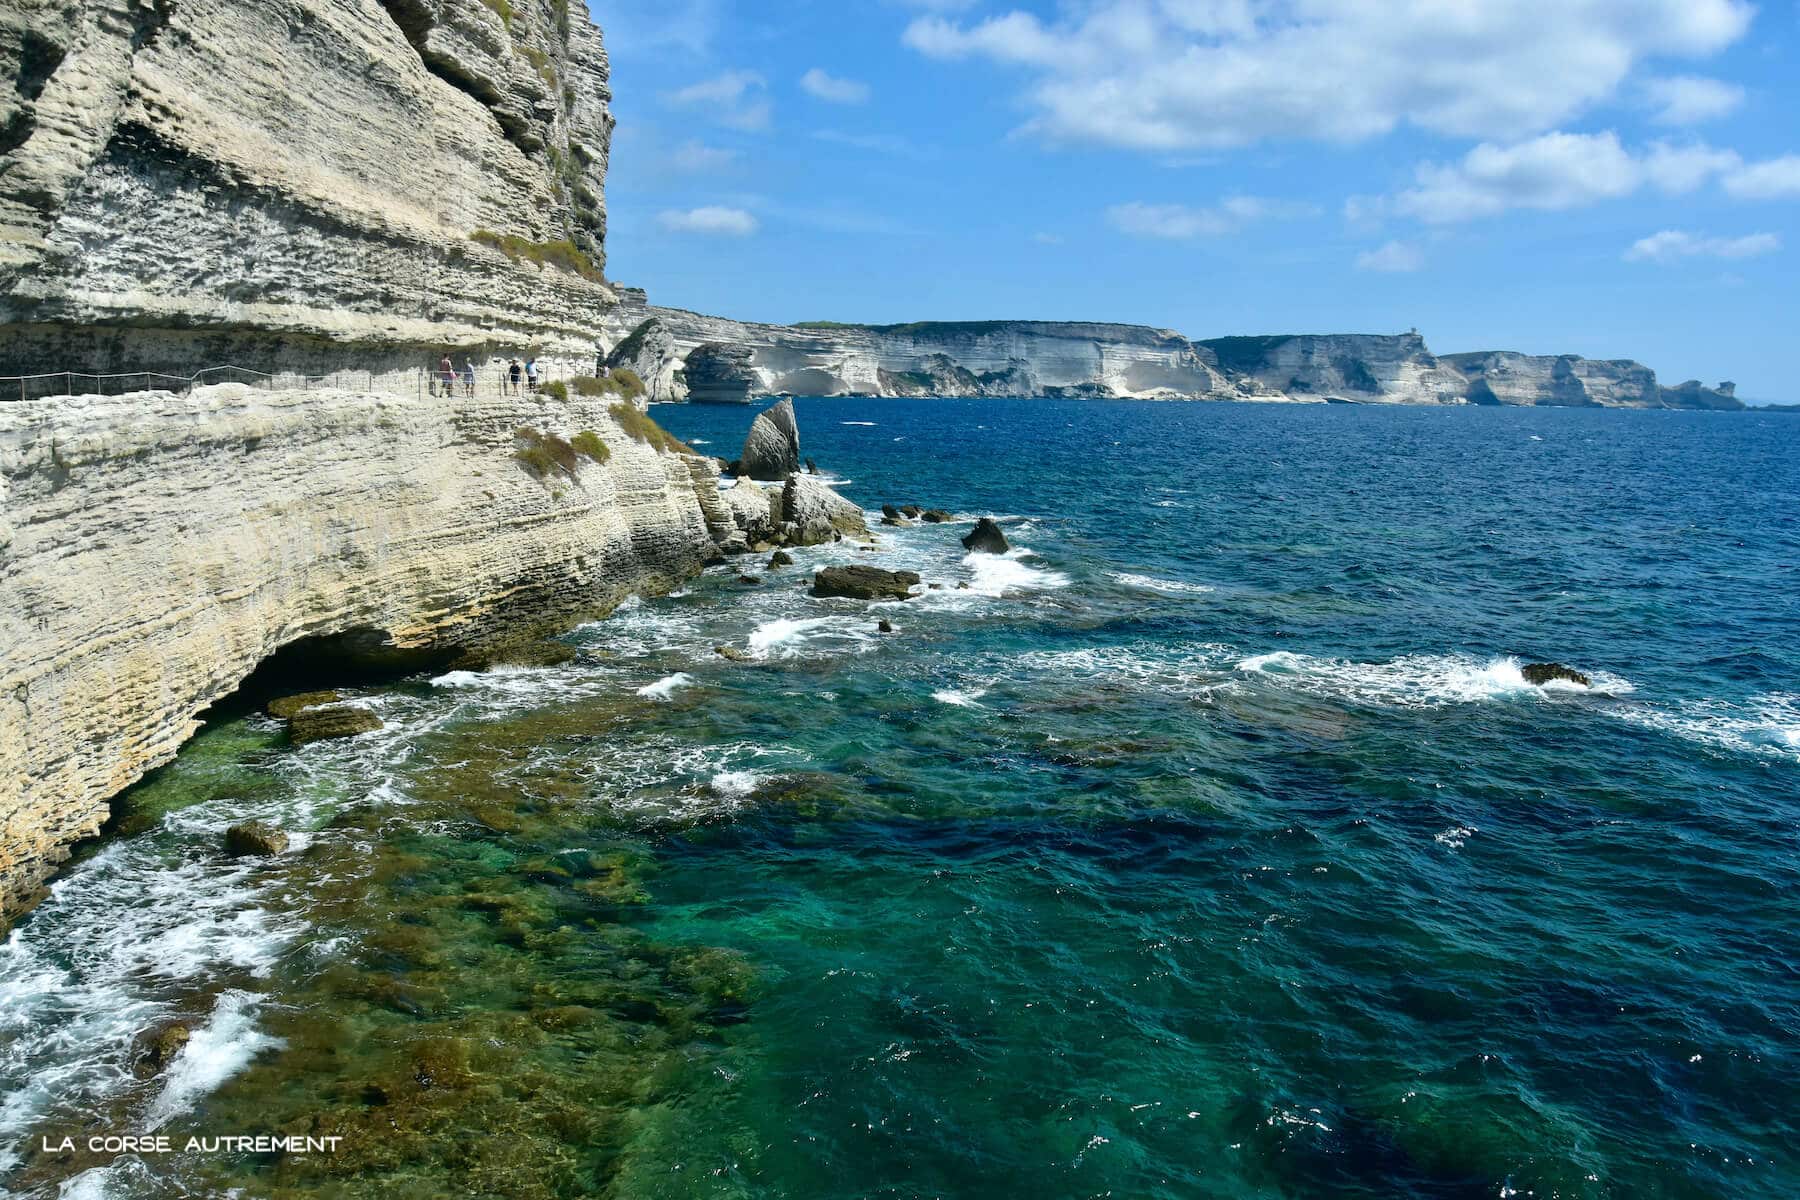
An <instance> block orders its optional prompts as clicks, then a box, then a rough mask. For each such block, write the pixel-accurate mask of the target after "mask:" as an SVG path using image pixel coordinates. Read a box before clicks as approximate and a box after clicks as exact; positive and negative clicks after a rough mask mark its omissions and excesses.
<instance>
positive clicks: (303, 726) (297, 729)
mask: <svg viewBox="0 0 1800 1200" xmlns="http://www.w3.org/2000/svg"><path fill="white" fill-rule="evenodd" d="M380 728H381V718H380V717H378V716H376V715H375V714H374V713H372V712H370V711H369V710H368V709H366V708H355V707H353V706H351V705H348V704H331V705H326V706H324V707H321V708H303V709H301V710H300V711H299V712H297V713H295V714H294V715H293V716H291V717H289V718H288V739H289V740H290V741H292V742H293V743H294V745H296V746H304V745H306V744H307V743H308V742H323V741H328V740H330V739H332V738H347V737H355V736H356V735H357V734H359V733H373V732H375V730H377V729H380Z"/></svg>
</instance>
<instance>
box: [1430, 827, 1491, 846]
mask: <svg viewBox="0 0 1800 1200" xmlns="http://www.w3.org/2000/svg"><path fill="white" fill-rule="evenodd" d="M1480 832H1481V830H1479V829H1477V828H1475V826H1473V825H1452V826H1451V827H1450V828H1448V829H1446V830H1444V831H1443V832H1442V833H1435V834H1432V836H1431V840H1432V841H1434V842H1436V843H1437V844H1438V845H1440V846H1448V847H1449V848H1450V849H1452V850H1461V849H1462V848H1463V846H1464V845H1466V844H1467V843H1468V840H1469V839H1470V838H1472V837H1474V836H1475V835H1476V834H1478V833H1480Z"/></svg>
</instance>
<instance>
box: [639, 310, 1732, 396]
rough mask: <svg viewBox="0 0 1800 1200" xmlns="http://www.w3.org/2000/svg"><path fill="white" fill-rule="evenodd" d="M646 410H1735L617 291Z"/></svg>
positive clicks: (1641, 390) (1046, 326) (1648, 392)
mask: <svg viewBox="0 0 1800 1200" xmlns="http://www.w3.org/2000/svg"><path fill="white" fill-rule="evenodd" d="M608 320H609V330H608V334H609V336H610V338H611V339H612V340H613V341H614V342H616V343H617V344H618V347H619V349H617V350H615V351H614V358H622V360H623V361H625V362H628V363H629V364H630V365H632V366H633V368H634V369H636V370H637V371H638V373H639V374H640V375H642V376H643V378H644V379H645V380H646V381H647V382H648V383H649V385H650V388H651V398H652V399H654V400H659V401H662V400H683V399H692V400H696V401H701V402H710V403H748V402H749V401H751V400H752V399H754V398H756V397H759V396H765V395H774V394H780V393H792V394H795V395H803V396H833V395H866V396H1069V397H1083V398H1097V399H1107V398H1113V399H1117V398H1138V399H1156V400H1277V401H1324V400H1347V401H1354V402H1360V403H1370V404H1514V405H1519V404H1523V405H1569V406H1603V407H1615V408H1738V407H1742V406H1741V404H1739V402H1738V401H1737V399H1736V397H1735V395H1734V394H1733V387H1732V385H1731V384H1729V383H1726V384H1720V385H1719V387H1717V388H1706V387H1702V386H1701V385H1700V384H1698V383H1695V382H1689V383H1684V384H1681V385H1680V386H1678V387H1673V388H1670V387H1663V386H1660V385H1659V384H1658V383H1657V382H1656V374H1655V372H1653V371H1651V370H1650V368H1648V367H1645V366H1643V365H1641V364H1639V363H1635V362H1621V361H1606V362H1601V361H1595V360H1590V359H1584V358H1580V357H1578V356H1575V355H1561V356H1551V357H1531V356H1528V355H1522V354H1512V353H1506V352H1486V353H1480V354H1453V355H1445V356H1442V357H1440V356H1437V355H1434V354H1432V353H1431V351H1430V350H1429V349H1428V348H1427V347H1426V345H1425V340H1424V338H1422V337H1420V336H1419V335H1418V334H1417V333H1404V334H1391V335H1390V334H1283V335H1276V336H1269V337H1227V338H1215V339H1212V340H1210V341H1198V342H1196V341H1190V340H1189V339H1187V338H1186V337H1183V336H1182V335H1181V334H1179V333H1175V332H1173V331H1172V330H1167V329H1152V328H1149V327H1146V326H1142V325H1115V324H1105V323H1099V322H1080V321H918V322H913V323H911V324H906V325H845V324H838V323H835V322H814V323H808V324H800V325H766V324H755V323H751V322H744V321H733V320H729V319H726V318H723V317H709V316H703V315H701V314H699V313H692V312H687V311H684V310H682V309H673V308H658V307H654V306H651V305H649V304H647V303H645V301H644V296H643V293H641V292H635V291H629V290H628V291H626V292H625V293H624V302H623V303H622V304H621V305H620V306H619V307H618V308H617V309H615V310H614V311H613V312H612V313H611V314H609V317H608Z"/></svg>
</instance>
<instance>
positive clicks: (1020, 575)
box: [963, 546, 1069, 597]
mask: <svg viewBox="0 0 1800 1200" xmlns="http://www.w3.org/2000/svg"><path fill="white" fill-rule="evenodd" d="M1035 557H1037V553H1036V551H1033V550H1030V549H1027V548H1026V547H1023V546H1014V547H1013V548H1012V549H1011V550H1010V551H1008V552H1007V553H1005V554H979V553H976V554H970V555H968V556H967V557H965V558H964V559H963V565H964V566H966V567H968V568H969V571H970V579H969V590H970V591H972V592H975V593H976V594H978V595H982V596H992V597H999V596H1004V595H1007V594H1008V593H1009V592H1029V591H1041V590H1044V589H1048V588H1062V587H1068V586H1069V577H1068V576H1067V575H1064V574H1063V573H1062V572H1061V571H1052V570H1050V569H1048V568H1040V567H1032V566H1028V565H1026V563H1025V561H1024V560H1025V559H1027V558H1035Z"/></svg>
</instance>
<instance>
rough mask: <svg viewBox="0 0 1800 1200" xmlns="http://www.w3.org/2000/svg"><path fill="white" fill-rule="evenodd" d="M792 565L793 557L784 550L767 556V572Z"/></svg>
mask: <svg viewBox="0 0 1800 1200" xmlns="http://www.w3.org/2000/svg"><path fill="white" fill-rule="evenodd" d="M793 565H794V556H793V555H791V554H789V553H788V552H787V551H786V550H777V551H776V552H775V553H774V554H772V555H770V556H769V570H771V571H773V570H774V569H775V568H777V567H791V566H793Z"/></svg>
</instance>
